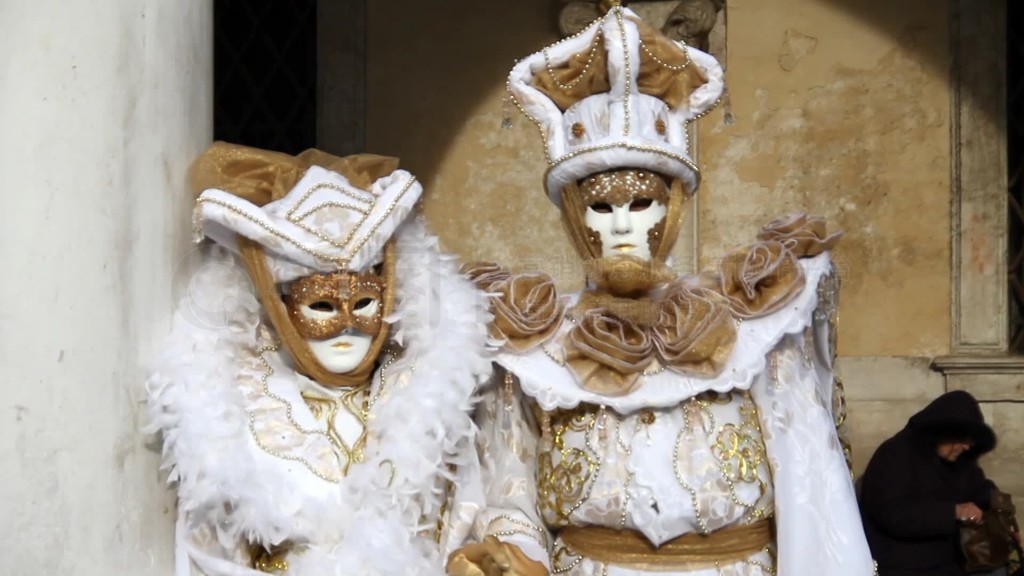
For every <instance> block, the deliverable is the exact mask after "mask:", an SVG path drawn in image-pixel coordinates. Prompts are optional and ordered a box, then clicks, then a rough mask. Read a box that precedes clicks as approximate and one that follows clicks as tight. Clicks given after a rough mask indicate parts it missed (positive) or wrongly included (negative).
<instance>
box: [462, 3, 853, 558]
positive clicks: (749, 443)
mask: <svg viewBox="0 0 1024 576" xmlns="http://www.w3.org/2000/svg"><path fill="white" fill-rule="evenodd" d="M722 89H723V84H722V70H721V68H720V67H719V65H718V64H717V62H715V60H714V59H713V58H712V57H711V56H709V55H707V54H704V53H702V52H700V51H698V50H695V49H692V48H687V47H685V46H683V45H677V44H675V43H672V42H671V41H670V40H668V39H667V38H665V37H664V36H662V35H661V34H660V33H658V32H657V31H654V30H652V29H650V28H649V27H647V26H646V25H644V24H643V23H642V22H641V21H640V20H639V18H638V17H637V16H636V15H635V14H634V13H632V12H631V11H629V10H628V9H624V8H621V7H618V6H614V7H612V8H611V10H610V11H609V12H608V13H607V15H605V16H604V17H603V18H601V19H599V20H597V21H596V22H594V23H593V24H592V25H591V26H589V27H588V28H587V29H585V30H584V31H583V32H581V33H580V34H578V35H577V36H575V37H572V38H570V39H567V40H565V41H563V42H561V43H558V44H556V45H554V46H551V47H549V48H547V49H545V50H543V51H541V52H539V53H537V54H535V55H533V56H530V57H528V58H526V59H524V60H523V61H521V62H520V63H518V64H517V65H516V66H515V68H514V69H513V70H512V73H511V76H510V79H509V90H510V93H511V97H512V98H513V100H514V102H515V103H516V104H517V106H518V107H519V108H520V110H521V111H522V112H523V113H524V114H525V115H526V116H527V117H529V118H530V119H531V120H532V121H534V122H535V123H536V124H537V125H538V127H539V128H540V131H541V134H542V136H543V138H544V141H545V150H546V153H547V155H548V159H549V161H550V166H549V168H548V171H547V173H546V176H545V185H546V189H547V192H548V194H549V196H550V197H551V199H552V200H553V201H554V202H555V204H556V205H558V206H559V207H560V208H561V209H562V210H563V216H564V221H565V223H566V225H567V228H568V230H569V233H570V235H571V236H572V239H573V241H574V244H575V245H576V248H577V250H578V251H579V252H580V253H581V255H582V256H583V258H584V260H585V261H586V264H587V266H588V280H589V285H588V288H587V290H585V291H583V292H582V293H579V294H574V295H571V296H568V297H560V296H558V295H557V294H556V293H555V289H554V285H553V282H552V281H551V279H550V278H548V277H547V276H546V275H544V274H538V273H523V274H511V273H509V272H507V271H506V270H504V269H503V268H501V267H500V266H498V265H493V264H491V265H476V266H473V267H470V268H469V269H468V272H469V274H470V275H471V276H472V277H474V279H475V281H476V282H477V283H478V285H479V286H480V287H481V288H483V289H484V290H486V291H487V292H489V293H490V294H492V311H493V312H494V314H495V321H494V324H493V326H492V327H491V330H492V336H493V337H495V338H496V339H498V340H501V341H503V342H504V345H503V349H502V351H501V353H500V354H499V355H498V356H497V364H498V365H500V367H501V368H502V370H498V371H496V375H495V377H494V379H493V381H492V384H491V387H490V389H489V390H488V391H487V393H486V394H485V395H484V400H483V402H482V404H481V406H480V407H479V409H478V412H477V417H478V423H479V425H480V428H481V431H480V437H479V440H478V445H479V449H478V453H479V462H478V463H477V464H478V468H472V469H467V470H466V471H465V472H464V476H465V480H464V482H463V483H462V485H460V495H459V496H460V497H459V502H460V504H459V505H458V508H459V509H460V510H462V511H463V514H468V512H467V511H470V510H471V511H474V512H475V514H476V520H475V524H474V529H473V538H472V539H471V540H473V541H476V542H480V543H479V544H476V543H471V544H469V545H467V546H466V547H464V548H462V549H460V550H459V551H457V552H456V553H455V554H453V555H452V558H451V560H450V562H449V570H451V571H453V572H456V573H459V574H466V575H472V574H488V575H490V574H519V575H524V574H529V575H534V574H544V573H545V572H550V573H552V574H568V575H577V576H584V575H585V576H597V575H608V576H624V575H639V574H654V573H657V574H676V575H684V574H685V575H688V576H712V575H719V574H722V575H738V574H743V575H762V574H775V573H778V574H782V575H784V576H819V575H828V576H868V575H870V574H872V572H873V562H872V560H871V555H870V552H869V550H868V547H867V544H866V541H865V538H864V535H863V532H862V528H861V522H860V517H859V513H858V510H857V504H856V501H855V496H854V490H853V485H852V482H851V476H850V471H849V469H848V467H847V463H846V459H845V457H844V450H843V447H842V443H841V441H840V439H839V437H838V435H837V432H836V424H835V422H834V418H833V400H834V398H833V360H834V346H833V343H832V339H833V338H834V329H835V327H834V322H833V321H834V315H835V306H836V303H837V300H836V299H837V290H838V277H837V276H836V273H835V272H834V270H833V267H832V264H831V261H830V257H829V253H828V250H829V248H831V246H832V245H833V244H834V243H835V241H836V240H837V238H838V235H837V234H833V235H831V236H829V235H827V234H826V233H825V226H824V221H822V220H821V219H818V218H811V217H807V216H804V215H802V214H795V215H791V216H788V217H784V218H781V219H778V220H776V221H773V222H772V223H770V224H769V225H768V226H766V227H765V228H763V229H762V230H761V232H760V234H758V241H757V242H756V243H754V244H751V245H749V246H746V247H743V248H739V249H737V250H735V251H734V252H732V253H730V254H729V255H727V256H726V257H725V258H724V259H723V260H722V262H721V263H720V264H719V266H718V267H717V269H714V270H709V271H707V272H704V273H702V274H700V275H695V276H683V277H676V276H675V274H674V273H670V270H669V269H668V268H667V266H665V262H666V260H667V255H668V252H669V249H670V248H671V246H672V243H673V242H674V238H675V236H676V233H677V229H678V225H679V220H680V217H681V214H682V205H683V202H685V197H686V194H687V193H692V192H694V191H695V190H696V187H697V182H698V178H699V172H698V171H697V168H696V167H695V166H694V164H693V162H692V160H691V159H690V156H689V147H688V144H687V124H688V123H689V122H690V121H692V120H693V119H695V118H697V117H699V116H700V115H702V114H703V113H704V112H706V111H707V110H708V109H710V108H711V107H712V106H713V105H714V104H715V103H716V100H717V99H718V98H719V96H720V94H721V92H722ZM652 211H654V212H653V213H654V216H653V217H649V218H648V217H647V216H646V215H648V214H651V213H652ZM630 218H631V219H632V220H630ZM644 218H647V220H643V219H644ZM638 223H642V224H644V226H646V227H644V226H640V228H639V231H638V230H637V229H635V228H637V226H638ZM602 226H605V227H604V228H602ZM637 234H641V235H642V236H637ZM630 235H633V236H635V237H636V238H641V239H640V240H639V241H638V240H636V239H635V238H634V239H629V240H628V241H627V240H623V239H627V238H629V237H630ZM640 244H643V246H640ZM620 254H621V255H620ZM473 479H476V481H475V482H474V481H473ZM495 538H496V540H495ZM513 546H514V547H513ZM524 555H525V557H526V559H524V558H523V556H524Z"/></svg>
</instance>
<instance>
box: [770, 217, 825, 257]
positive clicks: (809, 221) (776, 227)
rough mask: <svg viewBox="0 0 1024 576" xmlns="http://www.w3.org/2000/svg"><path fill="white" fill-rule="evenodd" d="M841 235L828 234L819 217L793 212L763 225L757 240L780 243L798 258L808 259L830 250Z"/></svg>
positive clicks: (822, 220)
mask: <svg viewBox="0 0 1024 576" xmlns="http://www.w3.org/2000/svg"><path fill="white" fill-rule="evenodd" d="M842 235H843V233H842V232H833V233H832V234H828V233H827V228H826V224H825V219H824V218H823V217H821V216H808V215H807V214H806V213H805V212H794V213H792V214H786V215H785V216H779V217H778V218H776V219H774V220H772V221H771V222H769V223H767V224H765V226H764V227H763V228H761V232H760V233H758V235H757V239H758V240H768V241H771V240H774V241H776V242H781V243H782V245H783V246H785V247H786V248H788V249H789V250H790V251H791V252H793V254H795V255H796V256H797V257H798V258H809V257H811V256H817V255H818V254H821V253H822V252H824V251H826V250H831V249H832V248H833V247H834V246H835V245H836V242H838V241H839V238H840V237H842Z"/></svg>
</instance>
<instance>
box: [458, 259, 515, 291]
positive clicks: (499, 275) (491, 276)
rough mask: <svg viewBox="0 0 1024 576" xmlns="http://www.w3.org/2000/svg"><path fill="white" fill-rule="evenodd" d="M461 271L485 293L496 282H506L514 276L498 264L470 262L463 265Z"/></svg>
mask: <svg viewBox="0 0 1024 576" xmlns="http://www.w3.org/2000/svg"><path fill="white" fill-rule="evenodd" d="M459 271H460V272H462V273H463V274H465V275H466V276H467V277H468V278H469V279H470V281H471V282H473V284H476V286H477V288H479V289H481V290H483V291H484V292H488V291H489V290H490V288H491V285H492V284H494V283H495V282H499V281H501V280H505V279H507V278H508V277H509V276H511V275H512V274H510V273H509V271H508V270H506V269H505V268H504V267H503V266H502V265H501V264H498V263H497V262H470V263H468V264H463V265H462V268H460V269H459Z"/></svg>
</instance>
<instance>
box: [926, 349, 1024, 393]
mask: <svg viewBox="0 0 1024 576" xmlns="http://www.w3.org/2000/svg"><path fill="white" fill-rule="evenodd" d="M932 369H933V370H935V371H937V372H941V373H942V374H943V375H945V377H946V389H947V390H966V391H968V392H970V393H971V394H972V395H973V396H974V397H975V398H977V399H978V401H979V402H1005V401H1007V400H1011V401H1021V400H1024V356H942V357H939V358H936V359H935V360H933V361H932Z"/></svg>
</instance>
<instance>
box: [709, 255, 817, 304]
mask: <svg viewBox="0 0 1024 576" xmlns="http://www.w3.org/2000/svg"><path fill="white" fill-rule="evenodd" d="M719 275H720V278H721V285H722V294H724V295H725V297H726V298H728V299H729V305H730V307H731V308H732V313H733V315H734V316H736V317H737V318H757V317H758V316H765V315H767V314H771V313H772V312H775V311H776V310H778V309H780V308H782V307H783V306H785V305H786V303H787V302H789V301H790V300H792V299H793V298H794V297H796V295H797V294H799V293H800V291H801V290H802V289H803V287H804V284H805V282H806V279H805V278H804V271H803V268H801V267H800V263H799V262H797V259H796V256H795V255H794V254H793V253H792V252H790V251H789V250H788V249H786V247H785V246H783V245H782V243H781V242H776V241H771V242H758V243H756V244H751V245H750V246H745V247H743V248H739V249H737V250H734V251H732V252H730V253H729V254H727V255H726V256H725V258H723V259H722V262H721V263H720V264H719Z"/></svg>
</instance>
